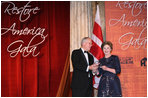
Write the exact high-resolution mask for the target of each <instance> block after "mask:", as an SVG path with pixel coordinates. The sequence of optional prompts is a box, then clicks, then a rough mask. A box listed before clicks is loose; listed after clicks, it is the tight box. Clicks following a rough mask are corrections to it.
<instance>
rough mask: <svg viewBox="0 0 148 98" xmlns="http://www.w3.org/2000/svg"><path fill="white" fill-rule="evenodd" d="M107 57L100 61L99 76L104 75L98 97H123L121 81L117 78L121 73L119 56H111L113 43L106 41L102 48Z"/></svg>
mask: <svg viewBox="0 0 148 98" xmlns="http://www.w3.org/2000/svg"><path fill="white" fill-rule="evenodd" d="M101 48H102V50H103V52H104V54H105V57H103V58H102V59H100V60H99V61H100V67H99V75H102V77H101V80H100V83H99V88H98V97H122V92H121V85H120V80H119V78H118V76H117V74H119V73H120V72H121V67H120V61H119V58H118V56H115V55H111V51H112V49H113V48H112V43H111V42H109V41H106V42H104V43H103V44H102V46H101Z"/></svg>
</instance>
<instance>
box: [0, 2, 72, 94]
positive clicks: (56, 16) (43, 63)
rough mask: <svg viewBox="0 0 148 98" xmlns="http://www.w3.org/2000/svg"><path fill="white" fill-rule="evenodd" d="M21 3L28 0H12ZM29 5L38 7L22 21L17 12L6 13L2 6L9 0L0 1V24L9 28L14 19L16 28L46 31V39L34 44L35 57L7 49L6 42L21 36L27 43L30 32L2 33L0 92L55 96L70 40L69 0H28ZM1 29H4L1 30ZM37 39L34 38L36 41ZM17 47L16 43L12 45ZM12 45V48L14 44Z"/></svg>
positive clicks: (20, 4)
mask: <svg viewBox="0 0 148 98" xmlns="http://www.w3.org/2000/svg"><path fill="white" fill-rule="evenodd" d="M13 3H14V4H15V6H17V7H18V8H19V7H22V6H24V5H25V4H26V3H27V2H13ZM30 5H31V7H36V6H38V7H39V8H40V10H39V11H38V13H37V14H36V15H31V16H30V18H29V19H28V20H27V21H25V22H20V21H19V15H8V14H7V13H4V10H5V9H6V7H7V6H8V4H2V11H1V19H2V20H1V28H9V27H10V26H11V25H12V24H13V23H16V27H15V29H18V30H21V29H24V28H25V27H28V28H30V29H31V28H34V27H37V28H38V27H41V28H45V32H44V35H46V34H48V37H47V38H46V40H45V42H43V43H42V44H41V45H39V46H38V47H37V51H38V52H40V54H39V55H38V56H37V57H32V55H31V54H30V55H29V56H28V57H23V56H22V54H20V53H19V54H18V55H17V56H16V57H14V58H11V57H10V53H9V52H7V47H8V45H9V44H11V43H12V42H14V41H16V40H19V39H21V40H23V41H24V44H23V46H27V44H28V43H29V41H30V39H31V38H32V37H33V36H32V35H22V36H18V35H12V33H11V32H9V33H7V34H5V35H2V36H1V57H2V58H1V96H3V97H5V96H11V97H15V96H56V93H57V90H58V87H59V84H60V80H61V76H62V73H63V68H64V65H65V61H66V57H67V53H68V50H69V46H70V45H69V43H70V2H55V1H54V2H52V1H48V2H31V3H30ZM1 32H3V30H2V31H1ZM38 41H40V38H37V39H36V41H35V42H38ZM14 47H17V46H14ZM14 47H13V48H14Z"/></svg>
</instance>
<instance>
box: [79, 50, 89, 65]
mask: <svg viewBox="0 0 148 98" xmlns="http://www.w3.org/2000/svg"><path fill="white" fill-rule="evenodd" d="M80 52H81V55H82V57H83V59H84V61H85V63H86V64H87V65H88V63H87V60H86V58H85V55H84V53H83V51H82V50H81V48H80Z"/></svg>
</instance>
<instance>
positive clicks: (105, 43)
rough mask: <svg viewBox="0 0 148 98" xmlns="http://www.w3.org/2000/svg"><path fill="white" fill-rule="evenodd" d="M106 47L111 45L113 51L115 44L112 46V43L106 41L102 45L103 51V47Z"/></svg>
mask: <svg viewBox="0 0 148 98" xmlns="http://www.w3.org/2000/svg"><path fill="white" fill-rule="evenodd" d="M105 45H109V46H110V48H111V50H113V44H112V43H111V42H110V41H105V42H103V43H102V45H101V49H102V50H103V47H104V46H105Z"/></svg>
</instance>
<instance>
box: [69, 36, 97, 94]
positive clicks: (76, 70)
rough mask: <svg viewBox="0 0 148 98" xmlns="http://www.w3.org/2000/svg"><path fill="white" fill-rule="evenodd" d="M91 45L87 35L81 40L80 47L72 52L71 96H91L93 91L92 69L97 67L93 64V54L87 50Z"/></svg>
mask: <svg viewBox="0 0 148 98" xmlns="http://www.w3.org/2000/svg"><path fill="white" fill-rule="evenodd" d="M91 46H92V41H91V39H90V38H89V37H85V38H83V39H82V41H81V48H80V49H77V50H74V51H73V52H72V57H71V59H72V64H73V76H72V83H71V88H72V96H73V97H91V96H92V92H93V80H92V77H93V74H92V70H96V69H97V68H98V65H97V64H94V58H93V56H92V55H91V54H90V53H89V52H88V51H89V50H90V48H91Z"/></svg>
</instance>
